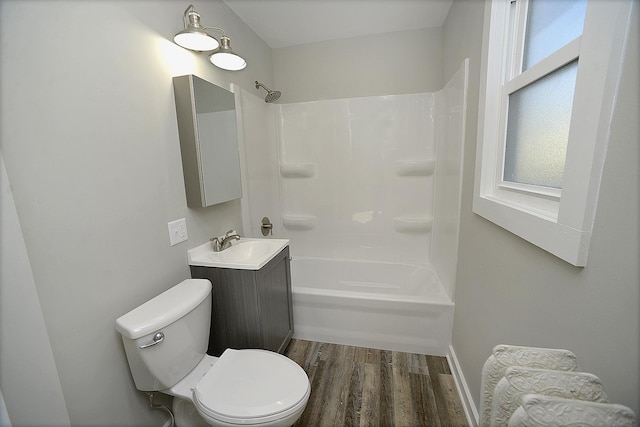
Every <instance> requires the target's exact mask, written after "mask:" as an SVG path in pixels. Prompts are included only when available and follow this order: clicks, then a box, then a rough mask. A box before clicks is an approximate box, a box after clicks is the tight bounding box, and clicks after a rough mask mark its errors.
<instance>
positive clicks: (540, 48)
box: [522, 0, 587, 71]
mask: <svg viewBox="0 0 640 427" xmlns="http://www.w3.org/2000/svg"><path fill="white" fill-rule="evenodd" d="M586 10H587V0H562V1H559V0H529V10H528V13H527V30H526V34H525V44H524V58H523V62H522V69H523V71H524V70H526V69H528V68H531V67H533V66H534V65H536V64H537V63H538V62H540V60H542V59H544V58H546V57H547V56H549V55H550V54H552V53H553V52H555V51H556V50H558V49H560V48H561V47H562V46H564V45H566V44H567V43H569V42H570V41H572V40H573V39H575V38H576V37H579V36H580V35H582V29H583V27H584V17H585V12H586Z"/></svg>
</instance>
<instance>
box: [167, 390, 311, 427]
mask: <svg viewBox="0 0 640 427" xmlns="http://www.w3.org/2000/svg"><path fill="white" fill-rule="evenodd" d="M172 410H173V416H174V417H175V421H176V427H212V426H213V427H238V424H227V423H223V422H217V423H215V424H208V423H207V422H206V421H205V420H204V419H203V418H202V417H201V416H200V414H199V413H198V410H197V409H196V407H195V405H194V404H193V402H191V401H188V400H185V399H181V398H179V397H174V398H173V406H172ZM303 411H304V406H303V407H302V408H301V410H300V411H298V412H299V413H298V412H296V413H294V414H290V415H289V416H288V417H285V418H284V419H280V420H274V421H272V422H269V423H263V424H242V425H244V426H248V427H249V426H251V427H254V426H255V427H291V426H292V425H293V424H294V423H295V422H296V421H297V420H298V418H300V416H301V415H302V412H303Z"/></svg>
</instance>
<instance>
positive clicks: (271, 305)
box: [256, 248, 293, 352]
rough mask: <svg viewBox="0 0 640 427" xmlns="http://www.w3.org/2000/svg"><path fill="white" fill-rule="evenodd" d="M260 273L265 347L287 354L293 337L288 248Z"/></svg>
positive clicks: (260, 299) (261, 312) (261, 317)
mask: <svg viewBox="0 0 640 427" xmlns="http://www.w3.org/2000/svg"><path fill="white" fill-rule="evenodd" d="M257 274H258V277H257V280H256V283H257V284H258V294H259V297H258V301H259V305H260V323H261V330H262V344H263V348H265V349H267V350H272V351H277V352H283V351H284V350H285V348H286V346H287V344H288V343H289V341H290V340H291V337H292V336H293V314H292V312H293V310H292V307H291V285H290V283H291V278H290V273H289V250H288V248H287V249H285V250H284V251H282V252H281V253H280V254H279V255H278V257H277V258H275V259H274V260H273V263H272V262H270V263H269V264H267V265H266V266H265V267H264V268H262V269H261V270H259V271H258V272H257Z"/></svg>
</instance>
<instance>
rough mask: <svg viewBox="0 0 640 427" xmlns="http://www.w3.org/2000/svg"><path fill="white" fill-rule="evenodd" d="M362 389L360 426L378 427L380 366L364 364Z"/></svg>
mask: <svg viewBox="0 0 640 427" xmlns="http://www.w3.org/2000/svg"><path fill="white" fill-rule="evenodd" d="M362 387H363V390H362V405H361V408H360V426H361V427H378V426H379V422H380V393H379V391H380V364H374V363H365V364H364V379H363V382H362Z"/></svg>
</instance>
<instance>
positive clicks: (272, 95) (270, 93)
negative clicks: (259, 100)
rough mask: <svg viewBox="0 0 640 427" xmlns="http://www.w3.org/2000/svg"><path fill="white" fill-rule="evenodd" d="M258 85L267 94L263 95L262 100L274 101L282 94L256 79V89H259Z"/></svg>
mask: <svg viewBox="0 0 640 427" xmlns="http://www.w3.org/2000/svg"><path fill="white" fill-rule="evenodd" d="M260 87H262V88H263V89H264V90H266V91H267V96H265V97H264V102H267V103H271V102H276V101H277V100H278V99H280V95H282V92H280V91H279V90H271V89H269V88H268V87H266V86H265V85H263V84H262V83H260V82H259V81H257V80H256V89H260Z"/></svg>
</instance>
